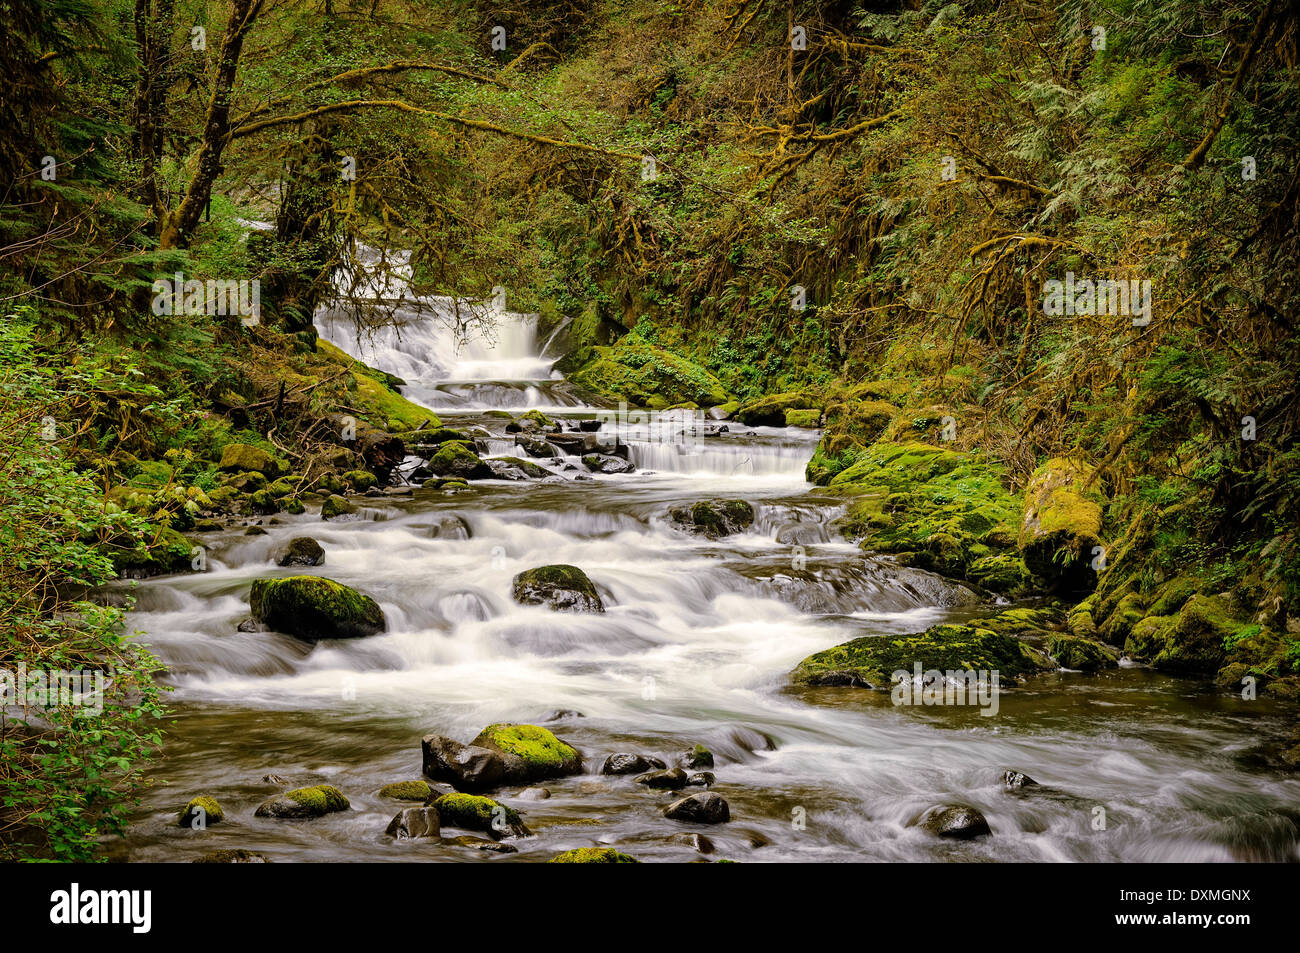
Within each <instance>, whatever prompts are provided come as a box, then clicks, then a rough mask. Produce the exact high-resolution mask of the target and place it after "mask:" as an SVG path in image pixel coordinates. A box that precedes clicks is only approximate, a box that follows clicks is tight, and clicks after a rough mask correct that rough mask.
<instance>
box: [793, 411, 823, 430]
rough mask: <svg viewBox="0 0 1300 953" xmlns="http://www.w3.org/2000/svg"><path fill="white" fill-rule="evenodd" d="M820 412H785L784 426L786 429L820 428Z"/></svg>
mask: <svg viewBox="0 0 1300 953" xmlns="http://www.w3.org/2000/svg"><path fill="white" fill-rule="evenodd" d="M821 422H822V412H821V411H820V410H787V411H786V412H785V425H786V426H787V427H807V428H809V429H815V428H817V427H819V426H821Z"/></svg>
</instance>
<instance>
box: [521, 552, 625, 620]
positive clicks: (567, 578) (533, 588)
mask: <svg viewBox="0 0 1300 953" xmlns="http://www.w3.org/2000/svg"><path fill="white" fill-rule="evenodd" d="M511 594H512V595H513V596H514V600H515V602H518V603H519V604H520V605H525V606H549V607H550V608H552V609H554V610H555V611H556V612H604V611H605V604H604V603H603V602H601V600H600V594H599V593H598V592H597V591H596V586H595V585H594V584H593V583H592V581H591V580H590V579H589V578H587V574H586V573H585V572H583V571H582V570H581V569H579V568H578V567H577V566H568V565H564V564H557V565H554V566H538V567H537V568H536V569H525V570H524V571H523V572H521V573H520V574H519V575H517V576H515V579H514V585H513V587H512V590H511Z"/></svg>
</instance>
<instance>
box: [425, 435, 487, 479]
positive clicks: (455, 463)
mask: <svg viewBox="0 0 1300 953" xmlns="http://www.w3.org/2000/svg"><path fill="white" fill-rule="evenodd" d="M428 467H429V470H430V471H431V472H433V473H435V474H437V475H438V476H440V477H455V478H457V479H461V480H490V479H491V478H492V477H493V475H494V474H493V473H492V468H491V467H489V466H488V465H487V464H486V463H484V462H483V460H482V458H480V457H479V455H478V454H477V453H475V452H474V451H473V450H471V449H470V448H469V447H467V446H466V445H465V444H463V443H457V442H455V441H448V442H447V443H444V444H443V445H442V446H440V447H439V448H438V452H437V453H435V454H434V455H433V456H432V457H430V458H429V463H428Z"/></svg>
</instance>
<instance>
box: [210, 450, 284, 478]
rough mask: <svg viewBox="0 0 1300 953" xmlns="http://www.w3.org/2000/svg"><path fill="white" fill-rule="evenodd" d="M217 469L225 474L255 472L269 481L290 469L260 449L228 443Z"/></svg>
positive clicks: (222, 452)
mask: <svg viewBox="0 0 1300 953" xmlns="http://www.w3.org/2000/svg"><path fill="white" fill-rule="evenodd" d="M217 469H218V470H221V471H223V472H225V473H236V472H240V471H245V470H253V471H256V472H258V473H260V474H262V475H263V476H265V477H267V478H268V479H274V478H275V477H277V476H279V475H280V474H281V473H284V472H286V471H287V469H288V467H286V466H285V465H284V464H283V462H282V461H280V460H279V459H278V458H276V457H275V456H273V455H272V454H270V453H268V452H267V451H265V450H263V449H261V448H260V447H254V446H250V445H249V444H246V443H228V444H226V446H225V447H224V448H223V449H222V451H221V462H220V463H218V464H217Z"/></svg>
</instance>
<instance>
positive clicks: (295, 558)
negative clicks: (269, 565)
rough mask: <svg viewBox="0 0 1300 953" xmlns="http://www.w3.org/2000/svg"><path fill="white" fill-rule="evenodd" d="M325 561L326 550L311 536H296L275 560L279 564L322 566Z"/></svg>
mask: <svg viewBox="0 0 1300 953" xmlns="http://www.w3.org/2000/svg"><path fill="white" fill-rule="evenodd" d="M324 563H325V550H324V548H323V547H322V546H321V544H320V543H318V542H316V540H314V539H312V538H311V537H310V536H295V537H294V538H293V539H291V540H289V545H288V546H286V547H285V548H284V551H283V552H281V553H280V556H279V558H278V559H277V560H276V561H275V564H276V565H277V566H321V565H324Z"/></svg>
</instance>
